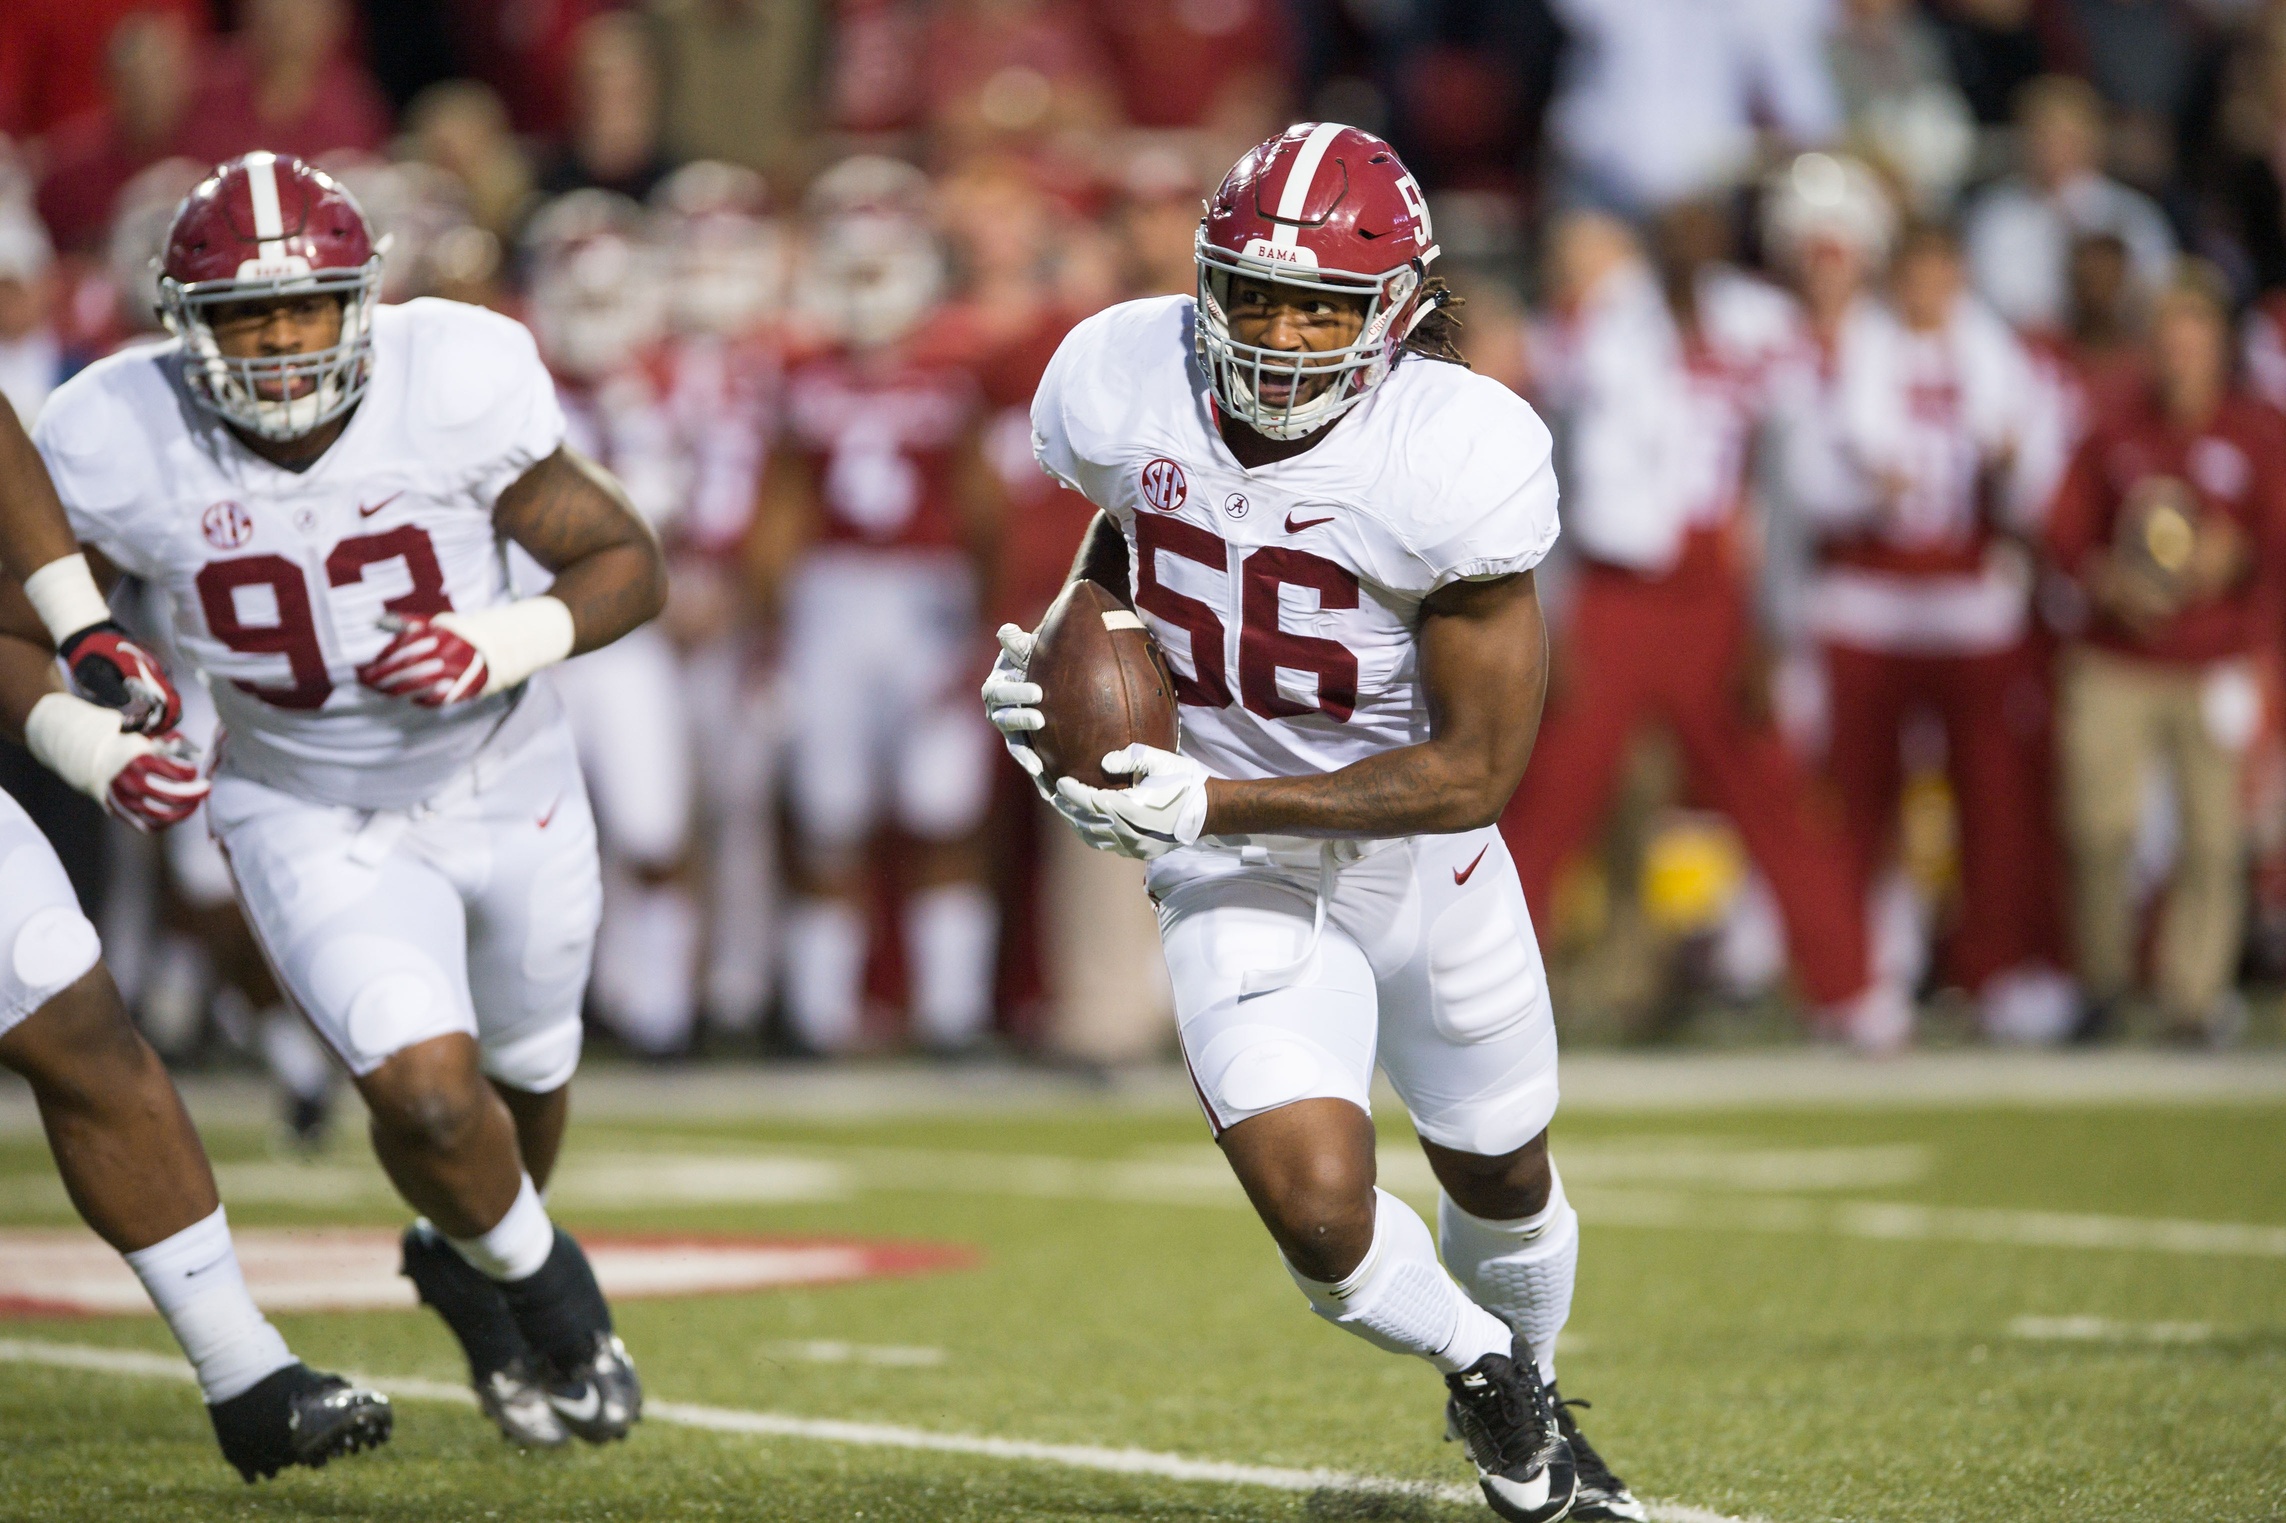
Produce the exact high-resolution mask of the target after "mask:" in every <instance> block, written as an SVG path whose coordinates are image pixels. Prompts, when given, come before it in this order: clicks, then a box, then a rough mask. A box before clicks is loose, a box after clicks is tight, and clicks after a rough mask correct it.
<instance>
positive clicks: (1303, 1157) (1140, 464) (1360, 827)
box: [984, 122, 1644, 1523]
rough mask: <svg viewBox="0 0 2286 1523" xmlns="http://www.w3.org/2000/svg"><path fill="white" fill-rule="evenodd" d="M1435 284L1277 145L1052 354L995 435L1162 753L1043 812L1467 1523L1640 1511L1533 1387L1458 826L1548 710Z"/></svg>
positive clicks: (1480, 848) (1481, 869)
mask: <svg viewBox="0 0 2286 1523" xmlns="http://www.w3.org/2000/svg"><path fill="white" fill-rule="evenodd" d="M1436 255H1437V247H1436V244H1435V242H1434V241H1433V240H1432V238H1431V235H1430V227H1429V216H1428V209H1427V207H1426V205H1425V204H1424V202H1423V200H1422V196H1421V192H1420V189H1419V187H1418V185H1417V184H1416V183H1415V181H1414V180H1413V177H1412V176H1411V175H1410V174H1408V173H1407V172H1406V170H1405V166H1404V165H1403V164H1402V163H1400V162H1399V161H1398V159H1397V156H1396V154H1395V153H1394V152H1393V151H1392V150H1391V149H1390V147H1389V145H1388V144H1386V143H1384V142H1382V141H1381V140H1380V139H1379V138H1376V137H1373V136H1371V135H1369V134H1367V133H1364V132H1361V131H1358V130H1357V129H1355V128H1351V127H1344V126H1342V125H1340V124H1338V123H1334V122H1324V123H1314V124H1304V125H1301V126H1297V127H1293V128H1289V129H1288V130H1287V131H1286V132H1284V133H1282V134H1280V135H1279V136H1278V137H1275V138H1272V139H1270V140H1269V141H1268V142H1265V143H1263V144H1261V145H1260V146H1258V147H1256V148H1255V149H1254V150H1253V151H1251V152H1249V153H1248V154H1247V155H1246V156H1245V157H1244V158H1242V159H1240V160H1239V161H1238V164H1237V166H1236V167H1235V168H1233V169H1232V170H1231V172H1230V174H1229V176H1228V177H1227V178H1226V179H1225V180H1224V181H1223V183H1222V186H1221V188H1220V189H1219V190H1217V191H1216V192H1215V195H1214V197H1213V199H1212V200H1211V201H1210V202H1209V203H1208V208H1207V215H1206V217H1205V219H1204V221H1203V222H1202V223H1201V225H1200V228H1199V232H1198V235H1197V260H1198V294H1197V296H1196V297H1195V298H1193V297H1189V296H1176V297H1160V298H1155V299H1150V300H1144V301H1134V302H1128V303H1126V304H1124V305H1121V306H1117V307H1113V308H1111V309H1110V310H1108V311H1106V312H1103V313H1101V314H1099V315H1097V316H1096V317H1093V318H1090V319H1089V320H1088V321H1087V322H1084V323H1082V324H1081V325H1080V326H1079V327H1078V328H1076V329H1075V330H1073V332H1072V334H1071V336H1070V337H1069V338H1068V339H1066V340H1065V342H1064V345H1063V347H1062V349H1061V350H1060V351H1059V352H1058V353H1057V355H1056V358H1055V360H1054V362H1053V363H1052V364H1051V365H1050V366H1049V369H1048V373H1047V375H1046V377H1045V378H1044V379H1043V380H1042V382H1041V385H1040V389H1039V393H1038V395H1037V396H1036V397H1035V399H1034V401H1033V404H1032V426H1033V433H1034V441H1035V450H1036V453H1037V454H1038V455H1039V458H1040V460H1041V463H1042V464H1043V465H1044V466H1046V468H1047V469H1048V471H1049V473H1050V474H1052V475H1054V476H1056V477H1058V478H1059V479H1061V480H1063V481H1064V482H1066V483H1068V484H1069V485H1071V486H1072V487H1073V488H1075V489H1076V490H1078V491H1080V492H1081V493H1083V494H1085V495H1086V496H1087V497H1088V498H1089V499H1091V500H1092V501H1093V502H1094V503H1095V504H1096V505H1097V507H1098V508H1099V509H1100V510H1101V512H1100V514H1099V516H1098V517H1097V519H1096V521H1095V523H1094V526H1093V527H1092V528H1091V529H1090V531H1089V536H1088V539H1087V541H1086V542H1085V544H1084V545H1083V547H1082V549H1081V552H1080V556H1079V559H1078V561H1077V562H1076V563H1075V565H1074V567H1073V573H1072V574H1073V575H1074V576H1075V577H1086V578H1089V579H1091V580H1094V581H1098V582H1101V583H1103V584H1104V585H1105V586H1107V587H1109V588H1110V589H1111V590H1113V591H1114V592H1115V593H1117V594H1118V596H1119V597H1120V598H1121V599H1122V600H1129V599H1131V600H1132V602H1133V606H1134V607H1135V609H1136V611H1137V612H1138V613H1139V614H1140V615H1141V617H1142V619H1143V621H1144V623H1145V625H1146V627H1147V628H1148V629H1149V630H1150V632H1151V634H1152V635H1153V636H1154V637H1155V638H1156V639H1157V640H1158V641H1159V643H1160V645H1161V646H1162V647H1163V648H1164V649H1165V651H1166V653H1167V655H1168V657H1169V659H1170V661H1171V662H1172V664H1173V666H1174V668H1175V685H1176V694H1177V700H1178V702H1179V703H1180V704H1181V706H1182V720H1183V723H1182V739H1181V748H1180V751H1179V753H1178V752H1170V751H1161V750H1156V749H1153V748H1150V747H1148V746H1130V747H1128V748H1127V749H1125V750H1123V751H1120V752H1116V753H1114V754H1113V755H1112V756H1111V757H1109V758H1107V759H1106V762H1105V766H1106V769H1107V770H1110V771H1112V772H1115V773H1124V774H1126V775H1128V776H1129V778H1130V779H1131V783H1130V786H1128V787H1126V788H1124V789H1119V790H1110V789H1093V788H1089V787H1086V786H1085V785H1083V784H1081V783H1079V782H1078V781H1077V780H1076V779H1072V778H1065V779H1062V780H1061V781H1060V782H1058V783H1057V785H1056V789H1055V794H1054V797H1055V800H1056V802H1057V803H1058V805H1059V808H1060V809H1061V811H1062V812H1063V813H1064V815H1065V817H1066V818H1067V819H1068V820H1069V821H1070V822H1071V823H1072V824H1073V826H1074V827H1075V828H1077V829H1078V830H1079V831H1080V832H1081V833H1082V835H1084V836H1086V837H1087V838H1088V839H1089V840H1090V841H1091V842H1092V843H1093V844H1095V845H1097V846H1099V847H1101V848H1103V849H1106V850H1112V851H1119V852H1124V853H1126V854H1128V855H1130V856H1136V857H1141V858H1144V859H1146V860H1147V861H1148V862H1149V864H1150V866H1149V877H1148V883H1149V886H1150V892H1151V897H1152V898H1153V900H1155V901H1156V902H1157V905H1158V909H1159V923H1160V928H1161V937H1162V941H1163V944H1164V948H1165V952H1166V958H1167V967H1168V971H1169V973H1170V974H1171V975H1172V978H1173V983H1174V989H1175V1006H1176V1013H1177V1019H1178V1021H1179V1022H1180V1025H1181V1035H1182V1046H1183V1054H1184V1058H1185V1060H1186V1061H1187V1063H1188V1064H1189V1067H1190V1072H1191V1076H1192V1079H1193V1081H1194V1082H1195V1084H1196V1086H1197V1090H1198V1094H1199V1099H1200V1101H1201V1104H1202V1106H1203V1107H1204V1109H1205V1111H1206V1115H1207V1120H1208V1123H1209V1125H1210V1126H1211V1127H1212V1128H1213V1130H1214V1132H1215V1136H1216V1139H1217V1141H1218V1142H1219V1143H1220V1144H1221V1147H1222V1150H1223V1153H1224V1156H1225V1157H1227V1158H1228V1159H1229V1161H1230V1164H1231V1167H1232V1168H1233V1170H1234V1171H1235V1172H1236V1173H1237V1175H1238V1177H1239V1180H1240V1182H1241V1183H1242V1184H1243V1185H1244V1186H1245V1188H1246V1191H1247V1195H1248V1197H1249V1198H1250V1199H1251V1200H1252V1201H1253V1202H1254V1205H1255V1208H1256V1210H1257V1211H1258V1212H1259V1213H1260V1214H1261V1216H1262V1219H1263V1222H1264V1224H1265V1225H1266V1226H1267V1227H1268V1228H1269V1229H1270V1234H1271V1236H1272V1238H1273V1239H1275V1240H1276V1242H1277V1244H1278V1247H1279V1249H1280V1251H1281V1252H1282V1253H1283V1255H1284V1257H1285V1261H1286V1266H1287V1269H1288V1271H1289V1272H1290V1273H1291V1274H1292V1276H1293V1278H1294V1281H1295V1283H1296V1284H1297V1285H1298V1286H1299V1287H1300V1288H1301V1290H1302V1293H1303V1294H1304V1295H1305V1296H1306V1297H1307V1298H1308V1300H1309V1303H1310V1306H1311V1307H1312V1308H1313V1309H1314V1310H1315V1311H1316V1312H1317V1313H1318V1315H1320V1316H1322V1317H1324V1318H1325V1319H1326V1320H1328V1321H1330V1322H1333V1323H1334V1324H1336V1325H1337V1326H1340V1327H1342V1328H1345V1329H1347V1330H1348V1331H1350V1332H1352V1333H1355V1334H1356V1335H1358V1336H1359V1337H1362V1338H1364V1339H1366V1340H1367V1341H1368V1342H1370V1343H1372V1344H1374V1345H1375V1346H1377V1347H1380V1348H1384V1349H1388V1350H1390V1351H1392V1352H1397V1353H1405V1354H1413V1355H1417V1356H1419V1357H1421V1358H1423V1359H1426V1360H1428V1361H1429V1362H1430V1363H1431V1364H1433V1365H1434V1366H1435V1367H1436V1368H1437V1369H1438V1370H1440V1371H1442V1372H1443V1373H1444V1376H1445V1384H1446V1387H1447V1390H1448V1397H1449V1400H1448V1402H1447V1406H1446V1419H1447V1424H1448V1431H1450V1432H1452V1433H1454V1434H1455V1435H1456V1436H1458V1437H1460V1438H1461V1439H1462V1440H1464V1442H1465V1443H1466V1445H1467V1448H1468V1452H1469V1455H1470V1457H1471V1458H1472V1459H1473V1460H1474V1461H1475V1463H1476V1467H1477V1472H1478V1476H1479V1480H1480V1483H1481V1485H1482V1488H1483V1491H1484V1495H1485V1499H1486V1500H1487V1501H1488V1502H1489V1503H1490V1504H1491V1506H1492V1509H1493V1510H1494V1511H1495V1512H1496V1513H1498V1514H1499V1515H1500V1516H1502V1517H1504V1518H1509V1519H1516V1520H1524V1523H1552V1520H1555V1519H1558V1518H1561V1517H1564V1516H1565V1515H1566V1514H1567V1513H1572V1514H1574V1515H1576V1516H1580V1517H1589V1518H1599V1519H1600V1518H1641V1517H1643V1515H1644V1513H1643V1509H1642V1508H1641V1506H1640V1505H1639V1504H1638V1503H1637V1502H1636V1501H1635V1499H1634V1498H1633V1497H1632V1496H1631V1495H1630V1494H1629V1492H1628V1490H1627V1488H1626V1487H1625V1486H1624V1485H1623V1484H1622V1483H1621V1482H1620V1481H1619V1479H1618V1478H1617V1477H1616V1476H1614V1475H1613V1474H1612V1473H1611V1472H1610V1471H1609V1469H1608V1468H1606V1467H1605V1466H1604V1464H1603V1463H1602V1461H1601V1460H1600V1459H1599V1458H1598V1456H1597V1455H1596V1453H1595V1451H1594V1449H1593V1448H1591V1447H1590V1446H1589V1445H1588V1443H1587V1441H1586V1439H1585V1438H1584V1437H1582V1436H1581V1435H1580V1432H1579V1429H1578V1427H1577V1425H1576V1424H1575V1423H1574V1422H1573V1420H1572V1417H1571V1415H1570V1413H1569V1411H1568V1410H1567V1409H1566V1408H1565V1407H1564V1405H1563V1404H1562V1402H1561V1400H1560V1398H1559V1397H1558V1395H1557V1393H1556V1389H1555V1348H1556V1335H1557V1332H1558V1331H1559V1330H1560V1329H1561V1328H1562V1327H1563V1325H1564V1320H1565V1318H1566V1316H1567V1315H1568V1313H1569V1310H1570V1306H1571V1295H1572V1279H1573V1272H1574V1267H1575V1265H1576V1262H1577V1258H1578V1252H1579V1226H1578V1218H1577V1216H1576V1215H1575V1214H1574V1212H1573V1210H1572V1208H1571V1206H1570V1204H1569V1203H1568V1202H1567V1201H1566V1200H1565V1198H1564V1193H1563V1185H1562V1183H1561V1181H1560V1180H1559V1178H1558V1177H1557V1174H1556V1172H1555V1169H1554V1167H1553V1166H1552V1164H1551V1163H1550V1161H1549V1157H1548V1141H1547V1129H1548V1123H1549V1121H1550V1119H1551V1117H1552V1116H1553V1115H1554V1112H1555V1108H1556V1031H1555V1023H1554V1020H1553V1018H1552V1016H1551V1013H1550V1008H1549V1001H1548V987H1547V980H1546V977H1545V975H1544V973H1543V971H1542V968H1541V965H1540V959H1539V953H1538V950H1537V943H1536V942H1535V940H1534V938H1533V934H1532V922H1531V917H1530V915H1529V913H1528V912H1527V910H1526V908H1525V902H1524V895H1523V891H1522V889H1521V887H1520V886H1519V883H1518V880H1517V875H1516V868H1515V865H1514V862H1513V861H1512V859H1511V858H1510V856H1509V854H1508V851H1507V849H1506V848H1505V847H1504V846H1503V845H1502V844H1501V839H1500V834H1499V832H1498V830H1497V829H1495V822H1496V821H1497V820H1498V819H1499V817H1500V813H1501V809H1502V806H1503V805H1505V804H1506V803H1507V802H1508V798H1509V795H1510V794H1511V793H1513V792H1514V791H1515V788H1516V784H1517V780H1518V779H1519V778H1521V777H1522V776H1523V774H1524V768H1525V763H1526V761H1527V759H1528V758H1529V757H1530V755H1531V751H1532V742H1533V737H1534V733H1535V730H1536V728H1537V725H1538V719H1539V713H1540V705H1541V700H1542V697H1543V694H1544V692H1545V687H1546V662H1547V654H1546V653H1547V632H1546V628H1545V625H1544V623H1543V620H1542V616H1541V610H1540V603H1539V596H1538V593H1537V591H1536V589H1535V586H1534V582H1533V568H1534V567H1535V566H1536V565H1538V563H1539V562H1540V560H1541V558H1542V557H1543V556H1545V555H1546V554H1547V553H1548V550H1549V548H1550V546H1551V545H1553V543H1554V542H1555V538H1556V480H1555V474H1554V471H1553V468H1552V466H1551V464H1550V439H1549V434H1548V430H1547V429H1546V428H1545V427H1544V426H1543V425H1542V424H1541V422H1540V420H1539V418H1538V417H1537V416H1535V415H1534V413H1533V412H1532V409H1531V408H1530V407H1529V406H1527V405H1526V404H1525V403H1524V402H1522V401H1521V400H1520V399H1518V398H1517V396H1516V395H1515V394H1514V393H1513V392H1511V391H1509V390H1508V389H1507V388H1506V387H1504V386H1501V385H1499V384H1498V383H1497V382H1494V381H1491V380H1488V379H1485V378H1483V377H1480V376H1477V375H1474V374H1472V373H1470V371H1469V370H1468V368H1467V367H1466V365H1464V364H1462V363H1460V362H1459V356H1458V353H1457V351H1455V350H1454V349H1453V348H1452V321H1451V318H1450V316H1449V314H1445V313H1443V312H1441V311H1440V309H1441V308H1442V307H1443V306H1444V305H1445V304H1446V302H1447V299H1448V298H1447V297H1446V295H1445V292H1444V289H1443V287H1442V286H1441V284H1439V283H1436V282H1433V281H1431V280H1430V278H1429V266H1430V264H1431V262H1432V261H1433V260H1434V259H1435V258H1436ZM1001 640H1002V644H1003V647H1004V650H1003V655H1002V657H1001V659H1000V661H999V663H998V664H997V666H996V668H995V670H994V673H993V675H992V677H991V678H990V679H988V681H987V683H986V686H985V690H984V697H985V707H986V710H987V712H988V713H989V714H990V715H991V717H992V719H993V720H994V722H995V723H996V724H997V725H998V726H999V727H1000V729H1001V731H1002V732H1003V733H1004V734H1005V735H1006V736H1007V737H1008V740H1009V742H1010V750H1011V751H1012V752H1013V753H1014V755H1015V756H1016V758H1017V760H1018V762H1019V763H1021V764H1024V765H1025V766H1026V770H1028V771H1030V772H1032V773H1033V775H1034V776H1035V778H1037V777H1039V776H1040V762H1039V759H1038V757H1037V756H1035V755H1033V753H1032V752H1031V751H1030V750H1029V748H1028V747H1027V746H1026V745H1025V744H1024V737H1025V736H1026V735H1027V733H1028V732H1030V731H1031V730H1034V729H1037V728H1039V727H1040V726H1041V724H1042V723H1043V717H1042V713H1041V710H1040V708H1039V707H1038V705H1039V703H1040V702H1041V693H1040V689H1039V688H1038V686H1037V685H1035V684H1031V683H1028V682H1026V681H1025V680H1024V675H1023V674H1024V667H1025V663H1026V661H1027V660H1028V658H1029V655H1030V650H1031V637H1030V636H1029V635H1027V634H1025V633H1024V632H1023V631H1021V630H1019V629H1016V628H1014V627H1007V628H1004V629H1003V630H1002V631H1001ZM1377 1058H1378V1061H1379V1063H1380V1065H1381V1067H1382V1068H1383V1070H1384V1071H1385V1072H1387V1074H1388V1075H1389V1078H1390V1081H1391V1082H1392V1083H1393V1084H1394V1085H1395V1086H1396V1088H1397V1092H1398V1094H1399V1095H1400V1096H1401V1097H1403V1099H1404V1102H1405V1106H1406V1109H1407V1110H1408V1112H1410V1114H1411V1116H1412V1118H1413V1122H1414V1125H1415V1127H1416V1128H1417V1129H1418V1131H1419V1133H1420V1136H1421V1139H1422V1144H1423V1147H1424V1148H1425V1150H1426V1151H1427V1153H1428V1157H1429V1162H1430V1165H1431V1167H1432V1168H1433V1169H1434V1170H1435V1172H1436V1176H1437V1179H1438V1181H1439V1183H1440V1184H1441V1186H1442V1199H1441V1201H1440V1206H1439V1211H1438V1229H1437V1232H1436V1234H1435V1235H1434V1237H1432V1235H1431V1233H1430V1230H1429V1228H1428V1226H1427V1225H1426V1224H1425V1223H1424V1222H1423V1221H1422V1220H1421V1218H1420V1217H1419V1216H1418V1215H1416V1214H1415V1213H1414V1211H1413V1209H1412V1207H1410V1206H1408V1205H1406V1204H1405V1203H1404V1202H1403V1201H1401V1200H1399V1199H1397V1198H1396V1197H1395V1196H1393V1195H1390V1194H1387V1193H1386V1192H1383V1191H1381V1190H1379V1189H1377V1188H1376V1187H1375V1185H1374V1139H1373V1123H1372V1119H1371V1117H1370V1114H1369V1106H1368V1094H1369V1090H1370V1085H1371V1082H1372V1077H1373V1069H1374V1066H1375V1062H1376V1059H1377ZM1440 1249H1441V1255H1442V1262H1440Z"/></svg>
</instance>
